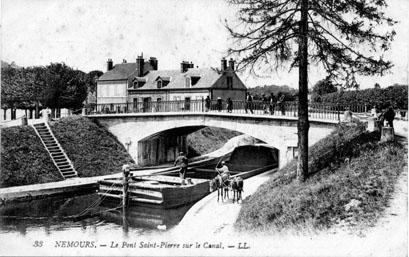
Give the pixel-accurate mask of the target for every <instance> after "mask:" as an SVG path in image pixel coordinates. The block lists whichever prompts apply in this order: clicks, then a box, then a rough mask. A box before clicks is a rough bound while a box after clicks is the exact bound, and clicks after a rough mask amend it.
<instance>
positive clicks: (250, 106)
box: [244, 92, 253, 114]
mask: <svg viewBox="0 0 409 257" xmlns="http://www.w3.org/2000/svg"><path fill="white" fill-rule="evenodd" d="M246 94H247V95H246V102H245V103H244V110H245V111H246V113H247V109H250V112H251V114H253V97H252V96H251V94H250V93H249V92H247V93H246Z"/></svg>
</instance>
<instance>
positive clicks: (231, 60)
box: [229, 58, 234, 70]
mask: <svg viewBox="0 0 409 257" xmlns="http://www.w3.org/2000/svg"><path fill="white" fill-rule="evenodd" d="M229 68H230V69H232V70H234V60H233V58H230V60H229Z"/></svg>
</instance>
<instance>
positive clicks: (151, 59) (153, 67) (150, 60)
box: [149, 57, 158, 70]
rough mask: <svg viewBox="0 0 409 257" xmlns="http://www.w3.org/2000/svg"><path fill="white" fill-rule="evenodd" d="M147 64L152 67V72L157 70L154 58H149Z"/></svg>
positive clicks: (156, 62) (156, 60) (156, 61)
mask: <svg viewBox="0 0 409 257" xmlns="http://www.w3.org/2000/svg"><path fill="white" fill-rule="evenodd" d="M149 64H150V65H151V66H152V69H153V70H158V59H156V58H155V57H151V58H149Z"/></svg>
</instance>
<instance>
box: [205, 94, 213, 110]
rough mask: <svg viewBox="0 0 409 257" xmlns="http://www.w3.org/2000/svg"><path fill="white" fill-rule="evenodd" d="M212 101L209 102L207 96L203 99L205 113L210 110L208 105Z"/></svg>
mask: <svg viewBox="0 0 409 257" xmlns="http://www.w3.org/2000/svg"><path fill="white" fill-rule="evenodd" d="M211 102H212V100H210V97H209V96H206V99H205V108H206V112H208V111H209V110H210V104H211Z"/></svg>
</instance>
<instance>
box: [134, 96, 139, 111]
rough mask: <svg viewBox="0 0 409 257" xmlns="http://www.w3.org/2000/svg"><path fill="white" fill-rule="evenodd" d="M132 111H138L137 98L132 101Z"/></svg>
mask: <svg viewBox="0 0 409 257" xmlns="http://www.w3.org/2000/svg"><path fill="white" fill-rule="evenodd" d="M133 109H134V111H137V110H138V98H134V99H133Z"/></svg>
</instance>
